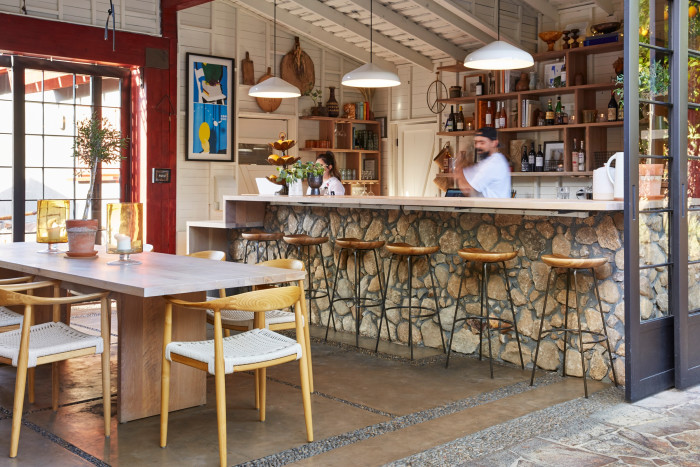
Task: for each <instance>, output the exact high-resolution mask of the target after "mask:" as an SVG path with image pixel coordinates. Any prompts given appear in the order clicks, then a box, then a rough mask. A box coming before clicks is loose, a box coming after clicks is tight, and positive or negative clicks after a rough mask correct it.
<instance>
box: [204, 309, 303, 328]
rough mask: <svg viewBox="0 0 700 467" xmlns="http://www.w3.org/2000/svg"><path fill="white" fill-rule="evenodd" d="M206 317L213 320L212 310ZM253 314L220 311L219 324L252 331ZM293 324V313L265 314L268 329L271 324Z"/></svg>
mask: <svg viewBox="0 0 700 467" xmlns="http://www.w3.org/2000/svg"><path fill="white" fill-rule="evenodd" d="M207 316H208V317H210V318H211V319H212V320H213V319H214V312H213V311H212V310H207ZM254 317H255V313H253V312H252V311H244V310H221V324H222V325H224V326H236V327H244V326H247V327H248V329H253V327H254V326H253V319H254ZM301 319H302V325H303V324H304V317H303V316H302V317H301ZM293 322H294V313H292V312H290V311H284V310H272V311H266V312H265V327H269V326H270V325H271V324H272V325H274V324H286V323H293Z"/></svg>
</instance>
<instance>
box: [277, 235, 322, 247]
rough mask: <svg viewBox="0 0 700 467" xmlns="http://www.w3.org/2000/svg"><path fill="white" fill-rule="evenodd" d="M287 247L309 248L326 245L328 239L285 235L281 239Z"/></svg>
mask: <svg viewBox="0 0 700 467" xmlns="http://www.w3.org/2000/svg"><path fill="white" fill-rule="evenodd" d="M282 238H283V239H284V241H285V242H287V243H288V244H289V245H295V246H311V245H323V244H324V243H328V237H312V236H310V235H306V234H287V235H284V236H283V237H282Z"/></svg>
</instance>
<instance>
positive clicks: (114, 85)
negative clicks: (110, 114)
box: [102, 78, 122, 107]
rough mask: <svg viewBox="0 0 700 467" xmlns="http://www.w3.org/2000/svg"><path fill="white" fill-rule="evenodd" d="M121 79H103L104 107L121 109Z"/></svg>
mask: <svg viewBox="0 0 700 467" xmlns="http://www.w3.org/2000/svg"><path fill="white" fill-rule="evenodd" d="M120 81H121V80H120V79H119V78H102V106H103V107H121V105H122V98H121V88H120V84H119V83H120Z"/></svg>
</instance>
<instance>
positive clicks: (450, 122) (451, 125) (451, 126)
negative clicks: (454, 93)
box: [445, 105, 455, 131]
mask: <svg viewBox="0 0 700 467" xmlns="http://www.w3.org/2000/svg"><path fill="white" fill-rule="evenodd" d="M445 130H447V131H455V106H454V105H451V106H450V116H449V117H447V124H446V125H445Z"/></svg>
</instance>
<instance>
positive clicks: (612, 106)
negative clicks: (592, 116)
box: [608, 91, 617, 122]
mask: <svg viewBox="0 0 700 467" xmlns="http://www.w3.org/2000/svg"><path fill="white" fill-rule="evenodd" d="M615 120H617V102H616V101H615V91H610V102H608V121H609V122H614V121H615Z"/></svg>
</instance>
